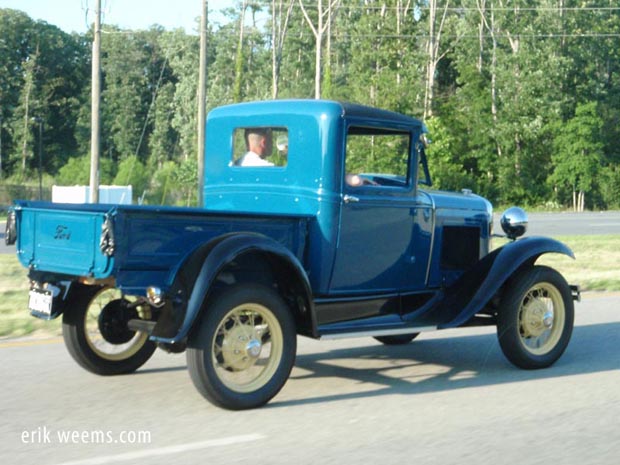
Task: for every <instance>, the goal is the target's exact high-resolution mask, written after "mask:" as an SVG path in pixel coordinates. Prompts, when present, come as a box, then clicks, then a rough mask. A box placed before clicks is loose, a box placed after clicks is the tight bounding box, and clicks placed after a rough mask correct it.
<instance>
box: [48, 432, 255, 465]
mask: <svg viewBox="0 0 620 465" xmlns="http://www.w3.org/2000/svg"><path fill="white" fill-rule="evenodd" d="M264 437H265V436H263V435H261V434H246V435H244V436H231V437H228V438H221V439H211V440H209V441H201V442H191V443H188V444H179V445H176V446H167V447H159V448H157V449H144V450H139V451H135V452H127V453H124V454H117V455H103V456H101V457H91V458H88V459H84V460H74V461H71V462H63V463H58V464H56V465H106V464H109V463H118V462H127V461H129V460H139V459H145V458H150V457H161V456H163V455H172V454H179V453H183V452H189V451H192V450H201V449H208V448H211V447H221V446H228V445H232V444H240V443H244V442H252V441H258V440H259V439H263V438H264Z"/></svg>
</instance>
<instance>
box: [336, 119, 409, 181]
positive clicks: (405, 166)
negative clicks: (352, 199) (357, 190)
mask: <svg viewBox="0 0 620 465" xmlns="http://www.w3.org/2000/svg"><path fill="white" fill-rule="evenodd" d="M410 153H411V137H410V135H409V133H408V132H401V131H389V130H385V129H377V128H363V127H355V126H353V127H350V128H349V131H348V134H347V146H346V154H345V170H346V178H345V181H346V183H347V184H348V185H349V186H350V187H360V186H392V187H406V186H407V185H408V173H409V157H410Z"/></svg>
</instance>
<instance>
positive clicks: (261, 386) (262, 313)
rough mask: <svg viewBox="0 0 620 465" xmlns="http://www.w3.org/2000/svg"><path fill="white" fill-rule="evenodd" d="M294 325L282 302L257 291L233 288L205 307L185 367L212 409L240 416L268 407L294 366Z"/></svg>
mask: <svg viewBox="0 0 620 465" xmlns="http://www.w3.org/2000/svg"><path fill="white" fill-rule="evenodd" d="M296 347H297V339H296V332H295V322H294V319H293V316H292V315H291V312H290V309H289V308H288V307H287V305H286V304H285V302H284V301H283V300H282V298H281V297H280V296H279V295H278V293H277V292H275V291H274V290H273V289H270V288H268V287H265V286H259V285H247V284H246V285H236V286H232V287H230V288H227V289H224V290H223V291H222V292H220V293H218V294H217V295H216V296H215V297H214V298H212V299H210V302H209V303H208V305H207V306H206V307H205V310H204V314H203V315H202V319H201V321H200V323H199V326H198V328H196V331H195V332H194V334H192V336H191V337H190V339H189V343H188V349H187V366H188V369H189V373H190V376H191V378H192V381H193V383H194V385H195V386H196V388H197V389H198V391H199V392H200V393H201V394H202V395H203V396H204V397H205V398H207V399H208V400H209V401H211V402H212V403H213V404H215V405H218V406H220V407H223V408H227V409H231V410H242V409H249V408H255V407H259V406H261V405H263V404H266V403H267V402H268V401H269V400H270V399H271V398H273V397H274V396H275V395H276V394H277V393H278V392H279V391H280V389H281V388H282V386H284V383H285V382H286V380H287V379H288V376H289V374H290V372H291V369H292V368H293V364H294V362H295V353H296Z"/></svg>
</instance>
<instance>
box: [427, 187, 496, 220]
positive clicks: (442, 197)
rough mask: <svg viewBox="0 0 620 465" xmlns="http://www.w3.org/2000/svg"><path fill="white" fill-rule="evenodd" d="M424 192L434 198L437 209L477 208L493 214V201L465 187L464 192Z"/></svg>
mask: <svg viewBox="0 0 620 465" xmlns="http://www.w3.org/2000/svg"><path fill="white" fill-rule="evenodd" d="M422 192H424V193H425V194H426V195H427V196H428V197H429V198H430V199H431V200H432V202H433V205H434V206H435V208H436V209H451V210H453V209H455V210H475V211H482V212H486V213H488V214H489V215H490V216H492V215H493V206H492V205H491V202H489V201H488V200H487V199H485V198H484V197H481V196H479V195H476V194H473V193H471V192H470V191H468V190H465V189H464V190H463V192H462V193H455V192H446V191H438V190H423V191H422Z"/></svg>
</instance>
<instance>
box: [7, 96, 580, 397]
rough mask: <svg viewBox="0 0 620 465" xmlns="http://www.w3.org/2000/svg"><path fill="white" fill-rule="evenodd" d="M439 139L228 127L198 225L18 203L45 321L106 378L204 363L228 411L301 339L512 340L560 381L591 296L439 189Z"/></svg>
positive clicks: (118, 211) (417, 127) (372, 124)
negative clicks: (163, 358) (162, 364)
mask: <svg viewBox="0 0 620 465" xmlns="http://www.w3.org/2000/svg"><path fill="white" fill-rule="evenodd" d="M424 133H425V127H424V125H423V124H422V122H420V121H419V120H417V119H415V118H412V117H409V116H405V115H402V114H398V113H394V112H390V111H385V110H380V109H376V108H370V107H366V106H361V105H355V104H348V103H339V102H333V101H321V100H316V101H315V100H282V101H269V102H250V103H242V104H235V105H229V106H224V107H220V108H216V109H214V110H213V111H211V112H210V114H209V115H208V119H207V142H206V151H205V178H204V192H203V194H204V196H203V197H204V205H202V206H201V207H200V208H183V207H160V206H125V205H123V206H121V205H103V204H89V205H81V204H80V205H69V204H53V203H46V202H30V201H15V202H14V205H13V206H12V209H11V211H10V215H9V218H8V221H7V233H6V238H7V240H8V241H9V242H12V241H15V242H16V243H17V247H16V250H17V256H18V258H19V261H20V262H21V263H22V264H23V265H24V266H25V267H27V268H28V270H29V271H28V273H29V279H30V281H31V290H30V296H29V307H30V312H31V314H32V315H33V316H35V317H37V318H43V319H54V318H57V317H62V322H63V325H62V326H63V336H64V340H65V343H66V346H67V349H68V351H69V353H70V354H71V356H72V357H73V358H74V359H75V360H76V361H77V363H79V364H80V365H81V366H82V367H84V368H85V369H86V370H89V371H91V372H93V373H97V374H100V375H116V374H124V373H130V372H133V371H135V370H137V369H138V368H139V367H141V366H142V365H143V364H144V363H145V362H146V361H147V360H148V359H149V357H151V355H152V354H153V352H154V351H155V349H156V348H157V347H159V348H162V349H164V350H166V351H169V352H181V351H186V355H187V364H188V369H189V372H190V375H191V379H192V381H193V383H194V384H195V386H196V388H197V389H198V391H199V392H200V393H201V394H202V395H203V396H204V397H206V398H207V399H208V400H209V401H211V402H212V403H214V404H216V405H218V406H221V407H224V408H228V409H247V408H254V407H258V406H260V405H263V404H265V403H267V402H268V401H269V400H270V399H272V398H273V397H274V396H275V395H276V394H277V393H278V392H279V391H280V389H281V388H282V387H283V385H284V384H285V382H286V380H287V379H288V376H289V374H290V372H291V369H292V367H293V365H294V362H295V355H296V341H297V336H298V335H302V336H307V337H311V338H316V339H328V338H342V337H366V336H367V337H374V338H375V339H376V340H378V341H380V342H381V343H383V344H406V343H409V342H410V341H412V340H413V339H414V338H415V337H416V336H417V335H418V334H419V333H422V332H425V331H434V330H441V329H446V328H455V327H463V326H472V325H495V326H496V327H497V334H498V339H499V345H500V347H501V349H502V351H503V353H504V354H505V356H506V357H507V358H508V360H510V361H511V362H512V363H513V364H514V365H516V366H518V367H521V368H525V369H537V368H544V367H548V366H550V365H551V364H553V363H554V362H555V361H556V360H557V359H558V358H559V357H560V356H561V355H562V353H563V352H564V350H565V349H566V347H567V345H568V343H569V339H570V337H571V333H572V328H573V315H574V303H573V301H574V300H578V297H579V289H578V287H577V286H570V285H569V284H567V282H566V281H565V279H564V278H563V277H562V275H561V274H560V273H558V272H557V271H556V270H554V269H552V268H548V267H546V266H540V265H537V264H536V261H537V259H538V258H539V257H540V256H541V255H542V254H546V253H559V254H565V255H568V256H570V257H573V253H572V252H571V250H570V249H569V248H568V247H567V246H565V245H564V244H562V243H560V242H558V241H556V240H553V239H550V238H545V237H524V238H519V236H522V235H523V234H524V232H525V228H526V225H527V216H526V215H525V212H524V211H523V210H521V209H519V208H517V207H513V208H511V209H509V210H508V211H506V213H505V214H504V215H503V217H502V227H503V229H504V231H505V232H506V234H507V236H508V238H509V239H510V241H507V243H506V245H504V246H502V247H499V248H496V249H492V247H491V238H492V236H493V231H492V224H493V221H492V206H491V204H490V203H489V202H488V201H487V200H485V199H484V198H482V197H479V196H477V195H475V194H473V193H472V192H471V191H469V190H466V189H464V190H463V191H462V192H459V193H450V192H442V191H437V190H433V189H431V187H430V186H431V179H430V175H429V170H428V166H427V163H426V154H425V135H424ZM573 258H574V257H573Z"/></svg>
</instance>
